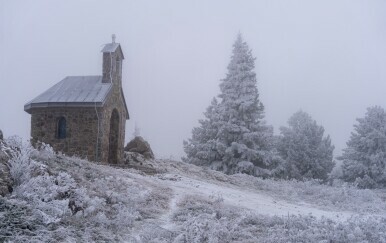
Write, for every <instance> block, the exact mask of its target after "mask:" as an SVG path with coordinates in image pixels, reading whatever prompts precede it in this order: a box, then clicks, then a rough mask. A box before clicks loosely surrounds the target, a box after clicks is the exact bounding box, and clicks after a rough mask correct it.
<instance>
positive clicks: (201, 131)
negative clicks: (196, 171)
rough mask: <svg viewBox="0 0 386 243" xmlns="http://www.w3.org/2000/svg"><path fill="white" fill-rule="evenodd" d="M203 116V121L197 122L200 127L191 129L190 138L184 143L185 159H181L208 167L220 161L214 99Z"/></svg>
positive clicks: (217, 119)
mask: <svg viewBox="0 0 386 243" xmlns="http://www.w3.org/2000/svg"><path fill="white" fill-rule="evenodd" d="M204 115H205V119H202V120H199V123H200V126H199V127H195V128H193V131H192V138H191V139H189V140H188V141H184V150H185V153H186V154H187V158H183V160H184V161H187V162H189V163H192V164H196V165H207V166H209V165H211V164H212V163H215V162H220V161H221V156H220V154H219V153H218V150H217V136H218V131H219V113H218V101H217V99H216V98H213V100H212V103H211V105H210V106H209V107H208V108H207V110H206V112H205V113H204Z"/></svg>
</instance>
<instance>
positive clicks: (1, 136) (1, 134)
mask: <svg viewBox="0 0 386 243" xmlns="http://www.w3.org/2000/svg"><path fill="white" fill-rule="evenodd" d="M3 139H4V138H3V132H2V131H1V129H0V140H3Z"/></svg>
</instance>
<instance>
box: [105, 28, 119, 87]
mask: <svg viewBox="0 0 386 243" xmlns="http://www.w3.org/2000/svg"><path fill="white" fill-rule="evenodd" d="M111 39H112V40H111V43H108V44H106V45H105V46H104V47H103V49H102V52H103V67H102V69H103V70H102V73H103V78H102V82H103V83H113V84H117V85H119V86H121V84H122V61H123V59H124V56H123V53H122V49H121V45H120V44H119V43H116V42H115V39H116V36H115V34H113V35H112V36H111Z"/></svg>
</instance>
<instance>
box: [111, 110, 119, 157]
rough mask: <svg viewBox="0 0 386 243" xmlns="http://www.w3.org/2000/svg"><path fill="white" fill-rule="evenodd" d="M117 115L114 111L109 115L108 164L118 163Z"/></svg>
mask: <svg viewBox="0 0 386 243" xmlns="http://www.w3.org/2000/svg"><path fill="white" fill-rule="evenodd" d="M118 137H119V113H118V111H117V110H116V109H114V110H113V112H112V113H111V118H110V134H109V160H108V161H109V163H111V164H117V163H118V140H119V139H118Z"/></svg>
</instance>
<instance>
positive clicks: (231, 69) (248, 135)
mask: <svg viewBox="0 0 386 243" xmlns="http://www.w3.org/2000/svg"><path fill="white" fill-rule="evenodd" d="M254 61H255V58H254V57H253V55H252V51H251V50H250V49H249V47H248V45H247V43H246V42H245V41H243V39H242V37H241V35H240V34H239V35H238V37H237V39H236V42H235V43H234V45H233V52H232V57H231V61H230V63H229V65H228V72H227V75H226V78H225V79H223V80H222V82H221V84H220V89H221V93H220V95H219V96H218V97H219V100H220V102H219V103H216V102H212V104H211V106H210V107H209V108H208V110H207V112H206V113H205V117H206V119H205V120H202V121H200V124H201V126H200V127H197V128H194V129H193V135H192V139H190V140H189V141H188V142H185V143H184V147H185V152H186V153H187V158H185V160H186V161H188V162H191V163H195V164H206V165H210V166H212V167H216V169H219V170H222V171H224V172H226V173H236V172H245V173H248V174H254V175H261V174H262V173H265V172H266V169H268V168H269V167H270V165H271V164H272V160H273V153H272V148H273V129H272V127H270V126H267V125H266V124H265V122H264V120H263V118H264V106H263V104H262V103H261V101H260V99H259V93H258V90H257V87H256V84H257V80H256V73H255V71H254V68H255V63H254Z"/></svg>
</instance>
